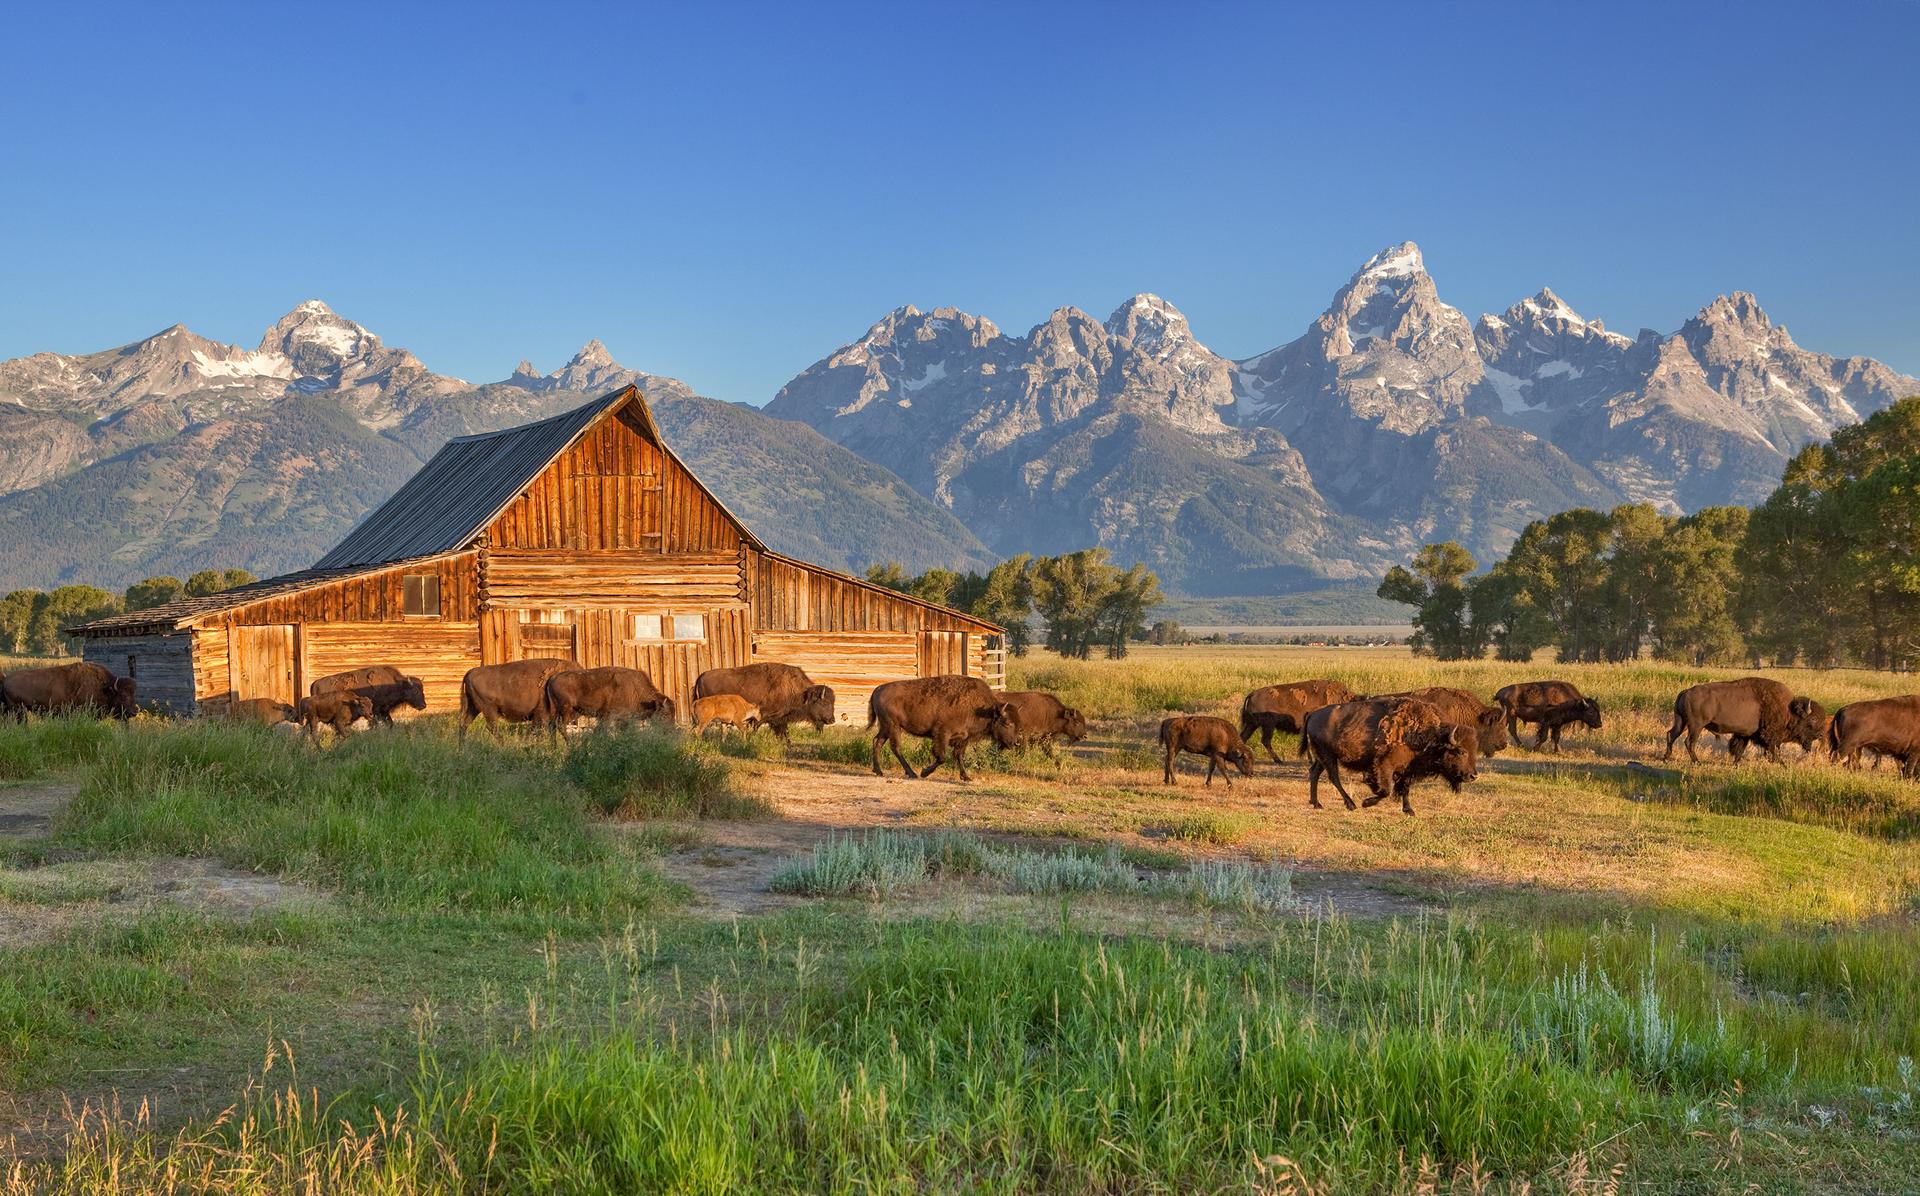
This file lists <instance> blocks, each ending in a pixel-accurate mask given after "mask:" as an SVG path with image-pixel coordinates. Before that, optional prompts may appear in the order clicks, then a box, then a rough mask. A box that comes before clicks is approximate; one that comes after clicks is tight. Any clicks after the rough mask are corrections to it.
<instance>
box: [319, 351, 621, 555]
mask: <svg viewBox="0 0 1920 1196" xmlns="http://www.w3.org/2000/svg"><path fill="white" fill-rule="evenodd" d="M631 393H634V391H633V388H632V387H628V388H626V389H623V390H617V391H615V392H613V393H612V394H610V395H607V396H605V397H604V398H599V399H595V400H594V401H593V402H591V403H587V404H584V405H582V406H579V407H575V408H574V409H573V410H571V411H567V412H564V413H562V414H560V415H556V416H553V417H552V418H550V419H543V420H540V421H539V422H538V423H531V424H522V425H521V426H520V427H517V428H505V429H502V430H501V431H498V432H482V433H479V434H477V435H474V436H461V437H459V438H457V439H454V440H449V441H448V442H447V443H446V444H444V445H442V446H441V448H440V451H439V452H437V453H435V454H434V455H433V457H432V459H431V460H429V461H428V462H427V463H426V465H424V466H423V467H421V470H420V472H419V473H416V474H414V475H413V476H412V477H411V478H409V479H407V484H406V485H404V486H402V487H400V489H398V490H396V491H394V493H393V497H391V498H389V499H387V501H385V502H383V503H381V504H380V505H379V506H378V507H377V508H375V509H374V511H373V513H372V514H371V515H368V516H367V517H366V518H365V519H363V520H361V521H360V525H359V526H358V527H356V528H354V529H353V530H352V531H351V532H348V533H347V538H346V539H344V540H342V541H340V543H339V544H337V545H335V546H334V548H333V551H331V552H329V553H327V555H325V556H323V557H321V558H320V559H319V560H318V561H315V562H314V565H313V567H314V568H315V569H344V568H349V567H351V566H354V565H375V564H384V563H386V562H389V561H399V560H407V559H411V558H413V557H422V556H437V555H439V554H440V553H443V552H451V551H453V550H454V549H456V548H461V547H464V546H466V545H467V544H468V543H470V542H471V541H472V540H473V539H474V537H476V536H478V535H479V534H480V533H481V532H483V531H485V530H486V529H487V525H488V524H490V523H492V522H493V521H494V520H495V519H496V518H498V517H499V515H500V512H502V511H504V510H506V509H507V506H508V505H509V504H510V503H512V502H513V500H514V499H515V498H517V497H518V496H519V494H520V492H521V491H522V490H525V489H526V488H527V487H528V486H529V485H531V484H532V483H533V480H534V479H535V478H537V477H539V476H540V471H541V470H543V469H545V468H546V467H547V466H548V465H550V464H552V462H553V459H554V458H555V457H558V456H559V455H560V454H561V453H563V452H565V451H566V448H567V446H568V445H570V444H572V443H573V442H574V440H575V439H576V438H577V437H578V436H579V435H580V434H581V433H582V432H584V431H586V430H587V428H588V427H589V426H590V425H592V423H593V422H594V421H595V420H597V419H599V418H600V416H601V415H603V414H605V413H606V412H608V411H610V410H612V409H613V408H614V407H617V406H619V404H620V403H621V402H622V401H623V400H625V399H626V398H627V397H628V395H629V394H631Z"/></svg>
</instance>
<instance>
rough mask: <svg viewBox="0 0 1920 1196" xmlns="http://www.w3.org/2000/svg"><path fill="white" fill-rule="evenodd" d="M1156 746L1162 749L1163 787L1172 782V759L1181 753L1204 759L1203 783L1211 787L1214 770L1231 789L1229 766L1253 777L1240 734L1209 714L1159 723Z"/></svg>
mask: <svg viewBox="0 0 1920 1196" xmlns="http://www.w3.org/2000/svg"><path fill="white" fill-rule="evenodd" d="M1160 746H1161V747H1162V748H1164V749H1166V753H1167V759H1166V767H1165V768H1164V769H1162V771H1161V773H1160V780H1161V782H1162V783H1163V784H1167V785H1171V784H1173V783H1174V779H1173V760H1174V757H1175V756H1178V755H1179V754H1180V753H1181V752H1189V753H1191V754H1193V755H1195V756H1205V757H1206V758H1207V784H1209V785H1211V784H1213V773H1214V770H1215V769H1218V770H1219V772H1220V775H1221V776H1223V777H1225V778H1226V780H1227V788H1229V789H1231V788H1233V773H1232V772H1230V771H1229V770H1228V768H1227V765H1229V764H1231V765H1233V767H1234V768H1237V769H1239V770H1240V775H1241V776H1246V777H1250V776H1252V775H1253V753H1252V752H1250V751H1248V750H1247V744H1246V741H1245V740H1243V739H1241V738H1240V732H1238V731H1236V730H1234V729H1233V724H1232V723H1230V722H1228V721H1227V720H1226V719H1224V718H1215V717H1214V716H1212V715H1211V714H1177V715H1175V716H1174V717H1172V718H1163V719H1161V720H1160Z"/></svg>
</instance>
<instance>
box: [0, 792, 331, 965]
mask: <svg viewBox="0 0 1920 1196" xmlns="http://www.w3.org/2000/svg"><path fill="white" fill-rule="evenodd" d="M79 789H80V787H79V785H78V784H76V783H73V782H70V781H57V782H34V783H30V784H24V785H9V786H4V787H0V840H5V841H11V842H13V843H30V842H32V841H34V840H36V839H43V838H45V837H46V836H47V834H48V833H49V832H50V831H51V829H52V825H53V820H54V819H55V818H56V817H57V816H58V815H59V813H60V811H61V810H63V809H65V808H66V805H67V803H68V802H70V801H72V800H73V796H74V794H76V793H78V792H79ZM326 901H327V897H326V895H325V894H324V893H320V892H317V891H315V890H313V889H309V888H306V887H305V886H303V885H298V884H293V883H291V882H288V881H284V880H281V879H279V878H277V877H272V876H261V875H258V874H256V873H252V872H247V871H244V870H241V869H236V868H229V867H226V866H225V865H223V864H220V863H218V862H216V861H213V860H205V859H189V858H184V857H180V856H154V857H149V858H145V859H111V860H89V859H86V858H83V857H81V856H80V855H79V854H78V853H73V852H64V851H52V852H46V853H44V855H43V857H42V862H40V863H36V864H32V865H27V866H22V867H10V866H6V865H0V947H28V946H32V945H33V944H35V943H39V942H44V941H46V940H47V939H50V938H53V937H55V936H57V935H59V934H61V933H63V932H65V931H66V930H68V929H70V928H72V927H75V926H82V925H94V924H100V923H103V922H128V921H132V920H133V919H134V918H136V917H138V916H139V915H141V914H142V913H144V912H146V911H148V910H151V909H156V908H163V907H164V908H172V909H185V910H192V911H195V912H199V913H205V914H210V915H212V916H214V917H231V918H244V917H250V916H253V915H255V914H258V913H262V912H267V911H273V910H281V909H298V908H313V907H316V906H319V905H323V904H325V902H326Z"/></svg>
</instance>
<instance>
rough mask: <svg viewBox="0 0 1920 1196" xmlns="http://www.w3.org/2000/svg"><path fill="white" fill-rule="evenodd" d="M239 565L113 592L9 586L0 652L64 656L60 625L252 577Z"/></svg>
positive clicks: (1, 608)
mask: <svg viewBox="0 0 1920 1196" xmlns="http://www.w3.org/2000/svg"><path fill="white" fill-rule="evenodd" d="M253 580H254V576H253V574H251V573H249V572H247V571H246V570H245V569H202V570H201V571H200V572H198V573H195V574H194V575H193V576H192V577H189V578H187V580H185V581H181V580H180V579H179V578H177V577H149V578H147V579H146V580H145V581H136V582H134V583H133V584H132V585H130V586H128V587H127V588H126V589H125V590H124V591H123V592H121V593H120V594H118V595H115V594H112V593H109V592H108V591H106V590H103V589H101V588H99V587H98V586H87V585H73V586H61V587H59V588H58V589H54V590H44V591H43V590H14V591H12V592H11V593H9V594H7V595H6V597H4V598H0V655H9V656H65V655H70V654H72V653H73V652H75V651H77V643H76V641H75V639H74V637H72V636H68V635H63V634H62V633H61V630H60V629H61V628H63V627H72V626H74V625H76V624H79V623H86V622H90V621H92V620H94V619H104V618H106V617H107V616H108V615H117V614H120V613H122V612H125V611H136V610H148V609H150V608H152V607H156V606H159V605H161V604H162V603H167V602H175V601H178V600H179V599H182V598H201V597H205V596H206V595H208V594H218V593H220V592H221V591H222V590H230V589H233V588H234V587H235V586H243V585H246V584H247V583H248V582H250V581H253Z"/></svg>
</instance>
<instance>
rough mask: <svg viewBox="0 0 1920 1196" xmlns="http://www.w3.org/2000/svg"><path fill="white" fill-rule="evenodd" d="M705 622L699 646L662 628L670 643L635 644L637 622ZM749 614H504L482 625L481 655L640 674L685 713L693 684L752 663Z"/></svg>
mask: <svg viewBox="0 0 1920 1196" xmlns="http://www.w3.org/2000/svg"><path fill="white" fill-rule="evenodd" d="M669 613H670V614H681V615H701V616H703V617H704V619H705V621H706V635H705V636H704V638H702V639H700V640H694V641H676V640H674V639H672V638H670V637H671V633H672V623H671V620H670V619H669V620H667V621H666V623H665V625H664V626H663V630H665V631H666V632H667V634H668V636H669V638H666V639H651V638H648V639H641V638H636V637H635V635H634V632H633V616H635V615H636V614H639V615H649V616H655V615H661V614H669ZM749 622H750V620H749V616H748V612H747V608H746V607H745V606H744V605H743V604H741V603H739V602H734V603H732V604H731V605H728V606H720V607H701V606H698V605H693V606H688V605H680V606H675V607H673V608H672V609H671V611H669V610H668V609H667V607H665V606H664V605H662V604H660V603H657V602H656V603H646V602H641V603H640V604H639V605H636V606H633V607H614V606H581V607H544V608H535V607H502V608H499V609H495V610H489V611H488V612H487V613H486V614H485V616H483V617H482V619H481V626H480V652H481V656H482V658H483V659H484V660H485V661H486V662H487V663H488V664H498V663H501V662H503V661H509V660H526V659H530V658H533V657H543V656H550V657H560V658H564V659H571V660H575V661H578V662H579V663H580V664H582V665H585V666H587V667H588V668H599V667H602V666H605V665H622V666H624V667H626V668H630V669H639V670H641V671H642V672H644V673H646V674H647V676H648V677H650V678H652V679H653V683H654V684H655V685H657V686H659V687H660V689H661V691H662V692H664V693H665V694H667V696H669V697H671V698H672V699H673V700H674V703H675V704H676V705H677V706H678V707H679V708H680V709H681V710H683V711H684V710H685V709H686V708H687V706H688V704H689V703H690V702H691V701H692V700H693V682H694V680H695V679H696V678H697V677H699V676H700V674H701V673H702V672H705V671H706V670H707V669H714V668H731V667H733V666H735V665H741V664H746V663H747V662H748V661H749V660H751V659H752V656H751V653H752V631H751V629H750V626H749Z"/></svg>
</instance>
